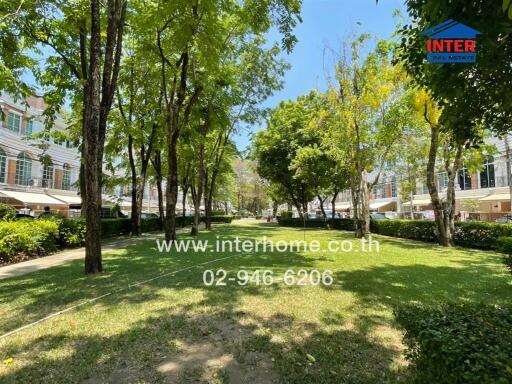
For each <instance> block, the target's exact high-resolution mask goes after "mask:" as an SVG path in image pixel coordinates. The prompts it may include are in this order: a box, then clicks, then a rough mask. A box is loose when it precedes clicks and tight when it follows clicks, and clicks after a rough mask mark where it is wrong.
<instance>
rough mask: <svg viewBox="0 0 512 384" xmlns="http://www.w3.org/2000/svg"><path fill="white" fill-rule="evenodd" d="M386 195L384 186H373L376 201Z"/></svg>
mask: <svg viewBox="0 0 512 384" xmlns="http://www.w3.org/2000/svg"><path fill="white" fill-rule="evenodd" d="M385 193H386V185H385V184H377V185H376V186H375V193H374V196H375V198H376V199H382V198H383V197H384V196H385Z"/></svg>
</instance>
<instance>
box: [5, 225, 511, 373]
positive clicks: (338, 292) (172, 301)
mask: <svg viewBox="0 0 512 384" xmlns="http://www.w3.org/2000/svg"><path fill="white" fill-rule="evenodd" d="M216 236H220V237H221V238H222V239H226V238H232V237H234V236H239V237H240V238H241V239H255V238H262V237H263V236H266V237H267V238H269V239H271V240H273V241H277V240H280V239H282V240H285V239H298V240H301V239H303V236H304V234H303V231H302V230H300V229H289V228H279V227H276V226H275V225H271V224H262V223H258V222H256V221H250V220H242V221H238V222H235V223H234V224H233V225H218V226H217V227H216V228H215V230H214V231H213V232H210V233H203V234H202V235H201V236H200V238H201V239H210V241H211V242H213V241H214V240H215V238H216ZM182 238H185V237H182ZM375 238H376V239H378V240H379V241H380V253H378V254H377V253H375V252H373V253H362V252H351V253H339V252H338V253H332V252H310V251H309V252H300V251H297V250H296V251H287V252H285V253H279V254H278V253H268V252H267V253H263V252H259V253H252V254H241V255H239V254H235V253H233V254H218V253H216V252H206V253H202V252H198V253H194V252H188V253H186V254H173V255H169V254H166V253H159V252H157V249H156V244H155V241H152V240H144V241H141V242H140V243H138V244H135V245H133V246H130V247H128V248H126V249H119V250H115V251H109V252H108V253H106V254H105V255H104V257H105V265H106V272H105V273H103V274H101V275H99V276H94V277H90V276H84V275H83V274H82V262H81V261H77V262H72V263H69V264H66V265H64V266H60V267H55V268H52V269H49V270H44V271H39V272H35V273H31V274H28V275H25V276H22V277H19V278H13V279H7V280H4V281H0V334H4V333H6V332H9V331H11V330H13V329H16V328H17V327H20V326H23V325H25V324H27V323H30V322H32V321H36V320H39V319H41V318H43V317H45V316H47V315H49V314H51V313H54V312H56V311H59V310H62V309H65V308H67V307H69V306H71V305H75V304H79V303H82V302H84V301H85V300H87V299H91V298H94V297H97V296H101V295H104V294H106V293H111V294H110V295H108V296H106V297H104V298H102V299H100V300H97V301H95V302H93V303H90V304H87V305H84V306H81V307H78V308H76V309H74V310H72V311H69V312H66V313H64V314H62V315H60V316H57V317H54V318H52V319H49V320H48V321H45V322H42V323H40V324H37V325H35V326H33V327H31V328H28V329H25V330H23V331H21V332H19V333H16V334H13V335H11V336H9V337H6V338H3V339H0V382H2V383H37V382H44V383H48V382H52V383H70V382H85V383H103V382H112V383H123V382H129V383H155V382H166V383H181V382H208V383H229V382H231V383H245V382H247V383H249V382H250V383H270V382H284V383H385V382H390V383H394V382H397V381H402V382H407V367H406V363H405V361H404V359H403V354H402V350H403V346H402V344H401V334H400V332H399V331H398V330H397V329H396V328H395V326H394V324H393V315H392V309H393V307H394V306H396V305H399V304H401V303H408V302H418V303H422V304H433V303H437V302H442V301H448V300H453V301H462V300H464V301H475V302H476V301H485V302H488V303H489V302H495V303H503V302H510V299H511V298H512V283H511V279H510V275H508V274H507V272H506V270H505V269H504V267H503V265H502V264H501V261H500V256H498V255H496V254H493V253H489V252H480V251H475V250H464V249H458V248H457V249H443V248H441V247H437V246H435V245H432V244H424V243H415V242H410V241H402V240H398V239H392V238H385V237H378V236H376V237H375ZM306 239H307V240H318V241H320V242H321V243H322V248H325V247H326V244H327V241H328V240H329V239H339V240H341V239H347V240H352V236H351V234H350V233H344V232H338V231H326V230H316V229H311V230H307V231H306ZM354 248H359V243H358V242H357V243H356V242H355V246H354ZM226 256H233V257H231V258H229V259H224V260H220V261H216V262H213V263H211V264H207V265H203V266H200V267H197V268H190V269H185V268H188V267H191V266H193V265H196V264H198V263H204V262H208V261H210V260H215V259H218V258H221V257H226ZM218 268H223V269H225V270H226V271H227V272H228V277H234V276H235V275H236V272H237V271H238V270H240V269H246V270H251V271H253V270H256V269H260V270H272V271H273V276H274V280H275V281H274V284H272V285H271V286H256V285H254V284H249V285H248V286H243V287H241V286H238V285H237V284H236V283H235V282H229V281H227V283H228V284H227V286H213V287H207V286H205V285H204V284H203V281H202V280H203V279H202V278H203V271H204V270H205V269H213V270H217V269H218ZM181 269H185V270H183V271H181V272H179V273H176V274H174V275H166V276H164V277H162V278H159V279H155V280H152V281H149V282H147V283H145V284H141V285H138V286H135V287H131V288H128V286H129V285H130V284H132V283H136V282H137V281H142V280H146V279H149V278H152V277H154V276H157V275H159V274H165V273H168V272H171V271H175V270H181ZM288 269H293V270H295V271H297V270H299V269H306V270H312V269H316V270H320V271H323V270H326V269H329V270H332V271H333V277H334V284H333V285H332V286H330V287H325V286H311V285H308V286H306V287H302V286H292V287H288V286H286V285H285V284H284V282H283V281H282V280H279V279H280V278H282V275H283V273H284V272H285V271H286V270H288ZM308 355H309V356H308Z"/></svg>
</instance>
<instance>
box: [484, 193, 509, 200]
mask: <svg viewBox="0 0 512 384" xmlns="http://www.w3.org/2000/svg"><path fill="white" fill-rule="evenodd" d="M508 200H510V194H509V193H496V194H494V195H489V196H485V197H483V198H481V199H480V201H508Z"/></svg>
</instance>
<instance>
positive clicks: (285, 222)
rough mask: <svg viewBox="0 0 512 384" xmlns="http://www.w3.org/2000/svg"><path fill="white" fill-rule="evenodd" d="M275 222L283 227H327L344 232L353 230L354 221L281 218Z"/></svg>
mask: <svg viewBox="0 0 512 384" xmlns="http://www.w3.org/2000/svg"><path fill="white" fill-rule="evenodd" d="M277 222H278V223H279V225H282V226H283V227H296V228H299V227H302V228H303V227H304V226H305V227H306V228H325V227H327V225H329V226H330V227H331V228H334V229H340V230H344V231H353V230H354V220H352V219H339V218H336V219H327V221H326V220H324V219H306V220H304V219H301V218H283V217H282V216H281V217H278V218H277Z"/></svg>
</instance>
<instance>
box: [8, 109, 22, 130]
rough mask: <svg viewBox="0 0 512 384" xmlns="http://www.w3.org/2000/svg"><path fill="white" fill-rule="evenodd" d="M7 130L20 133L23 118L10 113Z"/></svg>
mask: <svg viewBox="0 0 512 384" xmlns="http://www.w3.org/2000/svg"><path fill="white" fill-rule="evenodd" d="M7 129H9V130H10V131H13V132H16V133H20V130H21V116H20V115H18V114H17V113H14V112H9V114H8V115H7Z"/></svg>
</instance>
